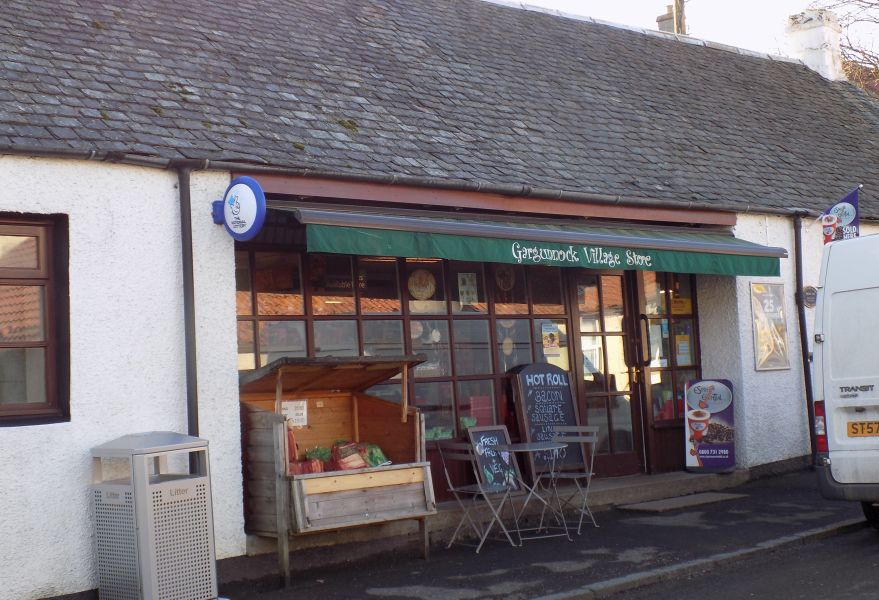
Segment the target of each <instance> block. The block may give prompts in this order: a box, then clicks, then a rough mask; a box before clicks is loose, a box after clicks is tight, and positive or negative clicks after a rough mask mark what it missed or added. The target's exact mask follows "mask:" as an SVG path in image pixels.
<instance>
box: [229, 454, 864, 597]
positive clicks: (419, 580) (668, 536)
mask: <svg viewBox="0 0 879 600" xmlns="http://www.w3.org/2000/svg"><path fill="white" fill-rule="evenodd" d="M725 491H726V492H730V493H735V494H741V495H742V497H738V498H736V499H731V500H725V501H722V502H715V503H711V504H704V505H697V506H693V507H690V508H685V509H679V510H673V511H668V512H661V513H639V512H629V511H624V510H619V509H614V510H609V511H602V512H599V513H597V514H596V518H597V520H598V523H599V525H600V527H599V528H597V529H596V528H593V527H591V526H588V527H585V526H584V531H583V535H581V536H575V539H574V541H571V542H569V541H567V540H566V539H564V538H551V539H543V540H531V541H526V542H525V543H524V545H523V546H522V547H511V546H510V545H509V543H506V542H502V541H489V542H487V543H486V545H485V547H484V548H483V549H482V551H481V552H480V553H479V554H478V555H477V554H475V553H474V550H473V547H472V546H461V545H455V546H453V547H452V548H451V549H448V550H447V549H446V548H445V547H444V546H440V547H435V548H434V549H433V550H432V554H431V559H430V560H429V561H424V560H421V559H419V558H417V557H416V555H415V552H414V551H413V550H412V549H411V548H409V549H407V550H406V551H404V552H397V553H394V554H381V555H374V556H370V557H369V558H367V559H365V560H361V561H357V562H351V563H347V564H344V565H339V566H334V567H329V568H323V569H309V570H307V571H303V572H298V573H294V576H293V579H294V585H293V587H291V588H289V589H287V590H281V589H278V587H277V579H276V578H274V577H270V578H263V579H262V580H258V581H253V580H247V579H246V576H247V574H246V573H245V572H241V573H238V574H236V573H228V572H226V573H224V579H223V580H221V586H220V592H221V596H225V597H228V598H230V599H232V600H281V599H294V598H295V599H297V600H311V599H314V600H335V599H338V600H342V599H344V600H350V599H352V598H400V599H410V598H414V599H421V600H470V599H498V600H500V599H506V600H526V599H536V598H540V599H543V600H568V599H575V598H594V597H602V596H607V595H609V594H611V593H619V592H621V591H624V590H633V589H635V588H637V587H639V586H642V585H644V584H650V583H656V582H659V581H663V580H666V579H670V578H675V577H677V578H680V577H686V576H688V575H690V574H693V573H698V572H700V571H704V570H705V569H707V568H709V567H711V566H717V565H726V564H730V563H733V562H735V561H740V560H742V559H745V558H748V557H749V556H755V555H758V556H759V555H763V554H765V553H767V552H769V551H771V550H774V549H780V548H784V547H786V546H789V545H794V544H802V543H803V542H804V541H805V540H811V539H815V538H820V537H822V536H828V535H835V534H838V533H840V532H844V531H852V530H855V529H862V528H863V527H864V521H863V517H862V515H861V511H860V506H859V505H858V504H856V503H851V502H833V501H829V500H824V499H823V498H821V496H820V495H819V494H818V491H817V485H816V481H815V475H814V473H813V472H811V471H801V472H797V473H793V474H789V475H783V476H778V477H772V478H767V479H760V480H757V481H752V482H748V483H746V484H744V485H741V486H738V487H736V488H731V489H728V490H725ZM293 564H294V565H295V559H294V560H293ZM236 579H238V580H237V581H236ZM704 597H705V596H704V595H703V596H701V597H700V598H704ZM777 597H786V596H783V595H782V596H777Z"/></svg>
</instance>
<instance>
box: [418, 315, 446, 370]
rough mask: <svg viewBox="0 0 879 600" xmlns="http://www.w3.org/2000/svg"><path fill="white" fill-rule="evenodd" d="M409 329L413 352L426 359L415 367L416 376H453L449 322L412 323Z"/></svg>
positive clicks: (421, 321) (426, 321) (422, 321)
mask: <svg viewBox="0 0 879 600" xmlns="http://www.w3.org/2000/svg"><path fill="white" fill-rule="evenodd" d="M409 328H410V334H409V335H410V337H411V338H412V352H413V353H415V354H423V355H424V356H425V358H426V360H425V361H424V362H423V363H421V364H420V365H418V366H416V367H415V376H416V377H449V376H450V375H451V374H452V368H451V364H452V360H451V353H450V348H449V323H448V321H439V320H429V321H428V320H419V321H412V322H411V323H410V324H409Z"/></svg>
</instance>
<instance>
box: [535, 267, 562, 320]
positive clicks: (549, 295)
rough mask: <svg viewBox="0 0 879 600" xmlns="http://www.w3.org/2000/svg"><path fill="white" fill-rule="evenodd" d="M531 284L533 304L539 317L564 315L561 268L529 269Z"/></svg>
mask: <svg viewBox="0 0 879 600" xmlns="http://www.w3.org/2000/svg"><path fill="white" fill-rule="evenodd" d="M528 278H529V279H530V283H531V302H532V304H533V305H534V313H535V314H538V315H563V314H565V303H564V300H563V299H562V269H561V267H543V266H535V267H530V268H529V269H528Z"/></svg>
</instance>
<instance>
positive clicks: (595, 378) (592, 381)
mask: <svg viewBox="0 0 879 600" xmlns="http://www.w3.org/2000/svg"><path fill="white" fill-rule="evenodd" d="M601 345H602V339H601V337H599V336H597V335H581V336H580V350H582V351H583V381H585V382H586V392H587V393H589V392H603V391H605V389H606V387H605V373H604V353H603V352H602V350H601Z"/></svg>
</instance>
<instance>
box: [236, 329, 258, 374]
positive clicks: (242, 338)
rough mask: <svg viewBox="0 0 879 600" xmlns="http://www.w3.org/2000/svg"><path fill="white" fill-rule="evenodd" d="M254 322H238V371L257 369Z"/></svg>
mask: <svg viewBox="0 0 879 600" xmlns="http://www.w3.org/2000/svg"><path fill="white" fill-rule="evenodd" d="M254 325H255V323H254V322H253V321H238V370H239V371H242V370H245V369H255V368H256V343H255V342H254V335H253V327H254Z"/></svg>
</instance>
